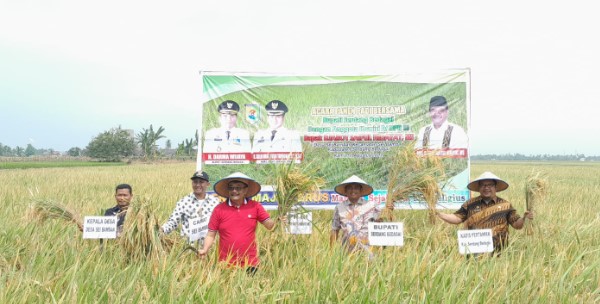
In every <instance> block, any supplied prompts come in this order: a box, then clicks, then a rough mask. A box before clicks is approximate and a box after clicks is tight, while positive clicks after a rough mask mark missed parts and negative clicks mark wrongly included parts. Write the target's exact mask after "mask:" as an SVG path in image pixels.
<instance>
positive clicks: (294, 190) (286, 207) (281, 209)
mask: <svg viewBox="0 0 600 304" xmlns="http://www.w3.org/2000/svg"><path fill="white" fill-rule="evenodd" d="M270 169H272V173H271V174H270V175H268V176H269V179H268V180H267V183H269V184H272V185H273V187H274V191H275V199H276V200H277V213H278V215H279V216H285V215H287V214H288V212H290V211H291V210H292V208H293V207H294V206H297V205H298V200H299V198H300V196H301V195H304V194H309V193H314V192H319V191H320V188H321V187H322V186H323V185H325V180H324V179H323V178H322V177H318V176H317V173H318V168H316V166H313V165H312V164H311V163H302V164H296V163H293V162H290V163H287V164H277V165H274V168H270ZM281 227H282V228H283V230H285V226H284V225H281Z"/></svg>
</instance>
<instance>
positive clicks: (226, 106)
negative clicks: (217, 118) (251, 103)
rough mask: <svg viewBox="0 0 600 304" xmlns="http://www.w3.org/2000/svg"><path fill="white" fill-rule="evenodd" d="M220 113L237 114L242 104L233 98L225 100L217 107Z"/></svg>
mask: <svg viewBox="0 0 600 304" xmlns="http://www.w3.org/2000/svg"><path fill="white" fill-rule="evenodd" d="M217 109H218V110H219V113H223V114H237V112H239V111H240V105H238V104H237V102H235V101H233V100H225V101H223V102H222V103H221V104H220V105H219V107H218V108H217Z"/></svg>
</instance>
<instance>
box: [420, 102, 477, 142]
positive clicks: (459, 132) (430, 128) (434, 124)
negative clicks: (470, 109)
mask: <svg viewBox="0 0 600 304" xmlns="http://www.w3.org/2000/svg"><path fill="white" fill-rule="evenodd" d="M448 111H449V110H448V101H446V98H445V97H444V96H434V97H432V98H431V100H430V101H429V117H431V124H429V125H426V126H424V127H423V128H421V130H419V135H418V136H417V139H416V140H417V142H416V144H415V148H417V149H421V148H425V149H448V148H449V149H458V148H465V149H466V148H467V147H468V137H467V133H465V130H464V129H463V128H461V127H460V126H459V125H456V124H453V123H451V122H448Z"/></svg>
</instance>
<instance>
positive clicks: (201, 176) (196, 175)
mask: <svg viewBox="0 0 600 304" xmlns="http://www.w3.org/2000/svg"><path fill="white" fill-rule="evenodd" d="M196 178H199V179H203V180H205V181H207V182H208V181H209V179H208V174H206V172H204V171H196V172H194V175H192V178H190V179H192V180H194V179H196Z"/></svg>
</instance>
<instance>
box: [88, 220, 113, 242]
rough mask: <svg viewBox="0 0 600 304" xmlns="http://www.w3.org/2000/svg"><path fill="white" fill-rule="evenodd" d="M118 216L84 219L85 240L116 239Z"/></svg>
mask: <svg viewBox="0 0 600 304" xmlns="http://www.w3.org/2000/svg"><path fill="white" fill-rule="evenodd" d="M117 221H118V220H117V216H86V217H84V219H83V238H84V239H116V238H117Z"/></svg>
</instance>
